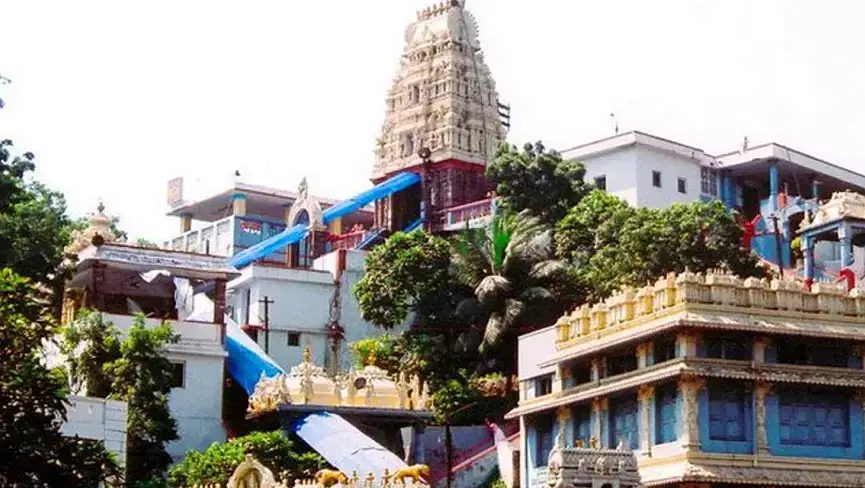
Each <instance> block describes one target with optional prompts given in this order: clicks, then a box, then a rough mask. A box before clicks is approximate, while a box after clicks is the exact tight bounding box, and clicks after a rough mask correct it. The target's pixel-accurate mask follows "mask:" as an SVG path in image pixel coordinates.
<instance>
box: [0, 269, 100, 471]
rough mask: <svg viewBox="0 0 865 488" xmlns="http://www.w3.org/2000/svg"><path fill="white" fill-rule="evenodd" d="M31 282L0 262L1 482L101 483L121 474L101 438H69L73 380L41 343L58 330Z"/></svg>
mask: <svg viewBox="0 0 865 488" xmlns="http://www.w3.org/2000/svg"><path fill="white" fill-rule="evenodd" d="M35 294H36V291H35V289H34V287H33V286H32V285H31V284H30V282H29V281H28V280H27V279H25V278H22V277H20V276H17V275H16V274H15V273H13V272H12V270H11V269H8V268H0V344H3V367H0V486H10V487H28V488H29V487H55V486H76V487H78V486H83V487H90V486H96V485H97V484H98V483H99V482H100V481H103V480H105V479H106V478H108V477H110V476H113V475H116V474H117V471H116V469H117V468H116V464H115V463H114V461H113V459H112V458H111V456H110V455H109V454H108V453H107V452H106V451H105V449H104V447H103V446H102V445H101V444H99V443H92V442H88V441H82V440H81V439H78V438H77V437H75V438H69V437H64V436H63V435H61V433H60V427H61V425H62V423H63V422H64V421H65V418H66V407H67V401H66V398H67V395H68V389H67V383H66V378H65V375H64V374H63V372H62V371H59V370H51V369H49V368H47V367H46V366H45V365H44V364H43V361H42V357H41V356H42V350H41V346H42V344H43V343H45V342H46V341H49V340H51V339H52V338H53V337H54V335H55V333H56V331H57V329H56V326H55V324H54V322H53V321H52V319H51V318H50V317H49V314H48V313H47V312H48V311H47V309H46V308H45V307H44V305H42V304H41V303H40V302H39V301H38V300H36V299H35Z"/></svg>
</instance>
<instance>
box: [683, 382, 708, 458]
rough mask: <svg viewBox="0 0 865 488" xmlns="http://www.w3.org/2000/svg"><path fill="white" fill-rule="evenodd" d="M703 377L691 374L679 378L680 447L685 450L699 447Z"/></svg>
mask: <svg viewBox="0 0 865 488" xmlns="http://www.w3.org/2000/svg"><path fill="white" fill-rule="evenodd" d="M703 383H704V382H703V379H702V378H697V377H696V376H691V375H682V377H681V379H680V380H679V393H680V394H681V395H682V400H683V401H682V439H681V440H682V447H684V448H685V449H687V450H698V449H699V448H700V426H699V424H698V422H697V419H698V415H699V402H698V398H699V393H700V389H701V388H702V387H703Z"/></svg>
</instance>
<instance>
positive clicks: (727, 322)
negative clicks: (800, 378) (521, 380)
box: [541, 272, 865, 366]
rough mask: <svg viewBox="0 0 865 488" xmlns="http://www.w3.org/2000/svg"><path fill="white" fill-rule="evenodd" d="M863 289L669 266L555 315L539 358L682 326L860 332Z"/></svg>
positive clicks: (864, 331) (858, 335) (859, 335)
mask: <svg viewBox="0 0 865 488" xmlns="http://www.w3.org/2000/svg"><path fill="white" fill-rule="evenodd" d="M863 318H865V291H863V290H860V289H853V290H851V291H850V292H847V291H846V289H845V288H844V287H843V286H842V285H838V284H833V283H816V284H814V285H813V286H812V288H811V290H810V291H809V290H807V289H806V288H805V287H804V285H803V284H802V282H801V281H799V280H793V279H787V278H785V279H778V278H775V279H772V280H767V279H761V278H747V279H744V280H743V279H741V278H739V277H737V276H733V275H730V274H726V273H723V272H710V273H707V274H705V275H702V274H696V273H691V272H684V273H680V274H670V275H668V276H666V277H665V278H662V279H660V280H658V281H657V282H656V283H655V284H654V285H649V286H646V287H643V288H640V289H639V290H633V289H630V290H626V291H624V292H622V293H619V294H617V295H614V296H612V297H610V298H608V299H607V300H604V301H603V302H599V303H596V304H594V305H591V306H590V305H584V306H582V307H580V308H579V309H577V310H575V311H573V312H571V313H569V314H566V315H564V316H562V317H561V318H560V319H559V321H558V322H557V323H556V325H554V326H553V327H555V328H556V330H557V343H556V350H557V351H558V352H557V353H556V354H555V356H554V357H551V358H549V359H547V360H545V361H542V362H541V366H548V365H552V364H555V363H556V362H558V361H562V360H567V359H569V358H571V357H576V356H581V355H584V354H589V353H595V352H599V351H601V350H604V349H608V348H610V347H614V346H616V345H619V344H622V343H624V342H630V341H636V340H641V339H643V338H645V337H649V336H651V335H654V334H657V333H658V332H659V331H660V330H662V329H668V328H675V327H681V326H683V325H684V326H691V327H702V328H713V329H726V330H736V331H754V332H762V333H767V334H785V335H802V336H812V337H835V338H846V339H858V340H861V339H865V320H863Z"/></svg>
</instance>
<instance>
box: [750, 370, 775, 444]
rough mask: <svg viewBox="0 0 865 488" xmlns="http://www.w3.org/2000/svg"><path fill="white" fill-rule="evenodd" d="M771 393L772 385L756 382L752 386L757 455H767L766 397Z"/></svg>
mask: <svg viewBox="0 0 865 488" xmlns="http://www.w3.org/2000/svg"><path fill="white" fill-rule="evenodd" d="M771 391H772V384H771V383H767V382H765V381H758V382H756V383H755V385H754V418H755V425H754V427H755V430H756V433H757V436H756V437H757V455H760V456H768V455H769V435H768V433H767V431H766V395H768V394H770V393H771Z"/></svg>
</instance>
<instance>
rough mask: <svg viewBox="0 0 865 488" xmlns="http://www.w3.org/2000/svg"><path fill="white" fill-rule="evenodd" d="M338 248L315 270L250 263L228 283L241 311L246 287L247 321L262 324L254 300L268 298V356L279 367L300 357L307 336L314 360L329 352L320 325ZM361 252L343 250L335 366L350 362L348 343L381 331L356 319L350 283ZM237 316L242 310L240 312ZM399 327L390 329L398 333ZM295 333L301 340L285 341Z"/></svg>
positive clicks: (357, 274) (326, 318)
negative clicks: (340, 330) (337, 361)
mask: <svg viewBox="0 0 865 488" xmlns="http://www.w3.org/2000/svg"><path fill="white" fill-rule="evenodd" d="M336 256H337V253H331V254H328V255H325V256H322V257H320V258H319V259H317V260H316V261H315V263H314V269H311V270H301V269H288V268H279V267H268V266H249V267H247V268H245V269H244V270H243V274H242V276H241V277H240V278H238V279H237V280H235V281H233V282H231V283H229V288H230V289H231V290H232V291H233V293H232V295H231V297H230V299H229V303H230V304H231V305H233V306H235V307H236V308H238V310H239V311H242V308H243V306H244V302H245V300H246V298H245V296H246V293H245V290H246V289H247V288H248V289H249V290H250V301H251V302H252V303H251V307H250V314H249V322H250V324H256V325H260V324H263V323H264V304H263V303H259V302H258V301H259V300H261V299H264V298H265V297H267V298H268V299H269V300H273V303H271V304H270V305H269V315H270V339H269V355H270V356H271V357H272V358H273V359H274V360H275V361H276V362H277V363H279V364H280V366H282V367H283V368H286V369H288V368H290V367H291V366H295V365H297V364H299V363H300V362H301V361H302V359H303V346H304V345H306V343H307V340H309V341H310V347H311V349H312V355H313V360H314V362H315V363H316V364H318V365H320V366H325V364H326V362H327V361H328V360H329V357H330V354H331V353H330V346H329V344H328V341H327V337H326V335H325V326H326V325H327V324H328V323H329V322H330V302H331V299H332V297H333V293H334V290H335V285H334V276H335V274H334V271H335V269H336ZM365 256H366V253H363V252H358V251H348V252H347V253H346V271H345V272H344V273H343V275H342V280H341V284H340V287H341V290H340V300H341V303H342V313H341V317H340V320H339V323H340V325H342V327H343V328H344V329H345V339H346V340H345V341H343V343H342V347H341V351H340V368H341V369H347V368H349V367H350V366H351V364H352V360H353V358H352V356H351V354H350V352H349V349H348V345H349V343H351V342H354V341H357V340H360V339H363V338H366V337H371V336H378V335H382V334H384V333H386V332H388V331H384V330H382V329H379V328H378V327H375V326H373V325H371V324H368V323H366V322H364V321H363V319H361V316H360V310H359V308H358V304H357V301H356V300H355V298H354V294H353V293H352V288H353V287H354V285H355V284H356V283H357V282H358V281H359V280H360V279H361V277H362V276H363V266H364V260H365ZM239 318H242V315H240V313H239ZM401 330H403V329H402V328H399V329H397V330H395V331H391V332H392V333H398V332H400V331H401ZM292 332H294V333H300V334H301V336H300V345H299V346H297V347H292V346H289V345H288V337H289V333H292ZM264 336H265V334H264V332H263V331H260V332H259V335H258V344H259V345H261V346H262V347H264V343H265V337H264Z"/></svg>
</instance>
